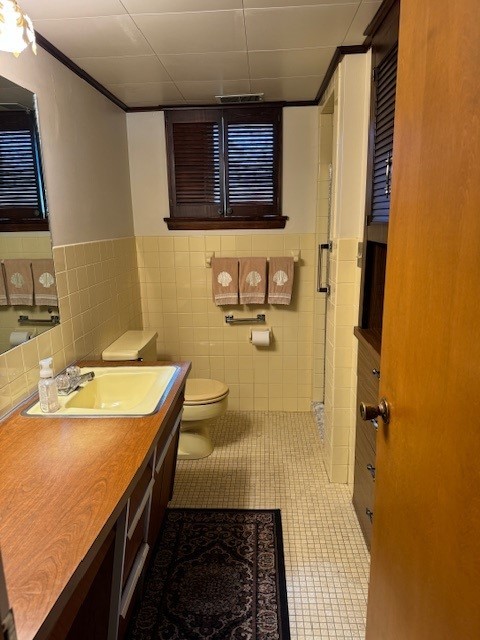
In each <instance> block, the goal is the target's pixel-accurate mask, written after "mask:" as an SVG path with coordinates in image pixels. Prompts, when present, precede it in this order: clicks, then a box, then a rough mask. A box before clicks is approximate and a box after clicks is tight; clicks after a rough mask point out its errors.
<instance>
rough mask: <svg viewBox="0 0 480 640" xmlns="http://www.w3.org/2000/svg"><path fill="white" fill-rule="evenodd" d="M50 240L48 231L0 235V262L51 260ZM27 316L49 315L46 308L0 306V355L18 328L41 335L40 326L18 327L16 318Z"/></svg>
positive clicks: (7, 347)
mask: <svg viewBox="0 0 480 640" xmlns="http://www.w3.org/2000/svg"><path fill="white" fill-rule="evenodd" d="M51 257H52V240H51V237H50V233H49V232H48V231H42V232H38V233H35V232H32V231H30V232H28V233H0V260H4V259H5V260H6V259H10V258H32V259H38V258H51ZM19 315H29V316H31V317H35V318H45V319H48V318H49V317H50V314H49V313H48V312H47V308H46V307H37V306H35V307H31V306H25V307H21V306H15V307H11V306H2V307H0V353H3V352H4V351H6V350H7V349H10V333H11V332H12V331H17V330H18V329H19V328H20V329H22V328H25V329H29V330H31V329H35V330H36V333H42V331H43V329H42V327H41V325H39V326H38V327H19V325H18V316H19Z"/></svg>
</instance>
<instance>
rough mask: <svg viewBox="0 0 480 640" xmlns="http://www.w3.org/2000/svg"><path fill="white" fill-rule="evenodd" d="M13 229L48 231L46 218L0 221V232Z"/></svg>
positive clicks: (12, 230)
mask: <svg viewBox="0 0 480 640" xmlns="http://www.w3.org/2000/svg"><path fill="white" fill-rule="evenodd" d="M14 231H49V225H48V220H45V219H42V220H26V221H24V222H20V221H18V220H9V221H2V222H0V233H3V232H14Z"/></svg>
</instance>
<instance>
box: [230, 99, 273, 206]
mask: <svg viewBox="0 0 480 640" xmlns="http://www.w3.org/2000/svg"><path fill="white" fill-rule="evenodd" d="M224 122H225V158H226V163H225V176H226V185H227V215H230V216H245V215H251V216H258V215H278V214H279V213H280V206H279V180H278V176H279V148H280V135H281V133H280V122H281V110H280V109H278V108H265V107H263V108H260V109H256V110H245V109H244V110H242V111H231V112H228V113H225V115H224Z"/></svg>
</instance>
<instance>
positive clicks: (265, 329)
mask: <svg viewBox="0 0 480 640" xmlns="http://www.w3.org/2000/svg"><path fill="white" fill-rule="evenodd" d="M254 332H257V333H262V334H267V335H268V340H267V342H266V343H265V344H256V343H255V342H254V340H253V333H254ZM272 338H273V333H272V329H271V327H262V328H261V329H250V342H251V343H252V344H254V345H255V346H256V347H269V346H270V343H271V341H272Z"/></svg>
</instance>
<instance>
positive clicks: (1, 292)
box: [0, 262, 8, 307]
mask: <svg viewBox="0 0 480 640" xmlns="http://www.w3.org/2000/svg"><path fill="white" fill-rule="evenodd" d="M7 305H8V296H7V287H6V286H5V269H4V266H3V262H2V263H1V264H0V306H2V307H5V306H7Z"/></svg>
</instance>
